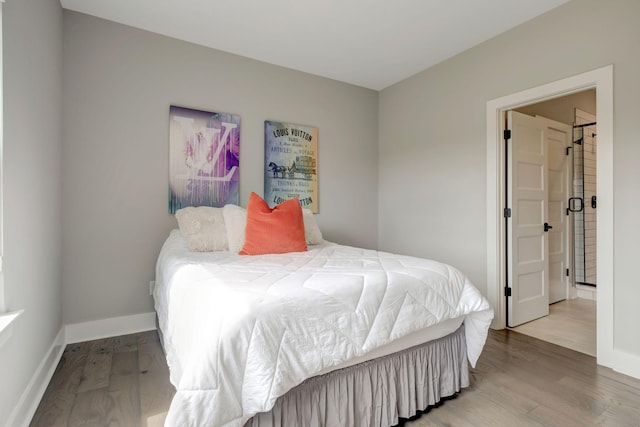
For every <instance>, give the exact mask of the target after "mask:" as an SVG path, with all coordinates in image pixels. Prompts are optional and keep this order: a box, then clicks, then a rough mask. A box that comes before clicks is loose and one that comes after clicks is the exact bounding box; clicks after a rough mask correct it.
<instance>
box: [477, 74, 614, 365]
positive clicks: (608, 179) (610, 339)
mask: <svg viewBox="0 0 640 427" xmlns="http://www.w3.org/2000/svg"><path fill="white" fill-rule="evenodd" d="M592 88H595V89H596V110H597V111H596V115H597V117H598V146H597V157H598V170H597V177H596V182H597V186H598V198H599V199H600V202H601V203H600V204H599V206H598V223H597V229H596V233H597V238H598V243H599V244H598V248H597V255H596V256H597V271H598V279H599V280H598V298H597V301H596V319H597V327H596V342H597V349H596V354H597V362H598V363H599V364H601V365H604V366H608V367H613V366H612V365H618V364H619V363H622V364H625V363H624V361H623V360H620V358H619V357H618V355H617V354H616V353H617V352H615V349H614V332H615V331H614V317H613V315H614V313H613V288H614V280H613V278H614V277H613V276H614V274H613V272H614V270H613V247H614V246H613V231H614V216H613V65H608V66H605V67H602V68H598V69H596V70H593V71H588V72H585V73H582V74H578V75H575V76H572V77H568V78H565V79H561V80H558V81H555V82H552V83H548V84H545V85H542V86H538V87H534V88H531V89H526V90H523V91H521V92H517V93H513V94H510V95H506V96H503V97H500V98H496V99H492V100H490V101H488V102H487V134H486V143H487V145H486V151H487V183H486V188H487V298H488V299H489V302H490V303H491V305H492V307H493V308H494V312H495V317H494V320H493V322H492V324H491V327H492V328H493V329H504V328H505V325H506V313H505V300H506V298H505V296H504V288H505V286H506V262H505V257H506V244H505V241H506V238H505V237H506V230H505V223H504V221H505V218H504V216H503V212H504V208H505V207H506V205H505V192H506V185H505V182H506V181H505V179H506V177H505V171H504V167H503V166H504V164H505V150H504V140H503V131H504V120H503V117H504V112H505V111H507V110H512V109H515V108H518V107H522V106H524V105H528V104H533V103H537V102H541V101H546V100H549V99H553V98H559V97H562V96H565V95H569V94H572V93H576V92H581V91H584V90H587V89H592ZM618 368H620V367H618Z"/></svg>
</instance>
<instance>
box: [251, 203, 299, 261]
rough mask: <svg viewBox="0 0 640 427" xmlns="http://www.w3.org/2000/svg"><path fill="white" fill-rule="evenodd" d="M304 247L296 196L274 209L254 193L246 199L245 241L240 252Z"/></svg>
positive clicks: (256, 253) (293, 250) (256, 252)
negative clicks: (247, 200)
mask: <svg viewBox="0 0 640 427" xmlns="http://www.w3.org/2000/svg"><path fill="white" fill-rule="evenodd" d="M306 250H307V242H306V240H305V235H304V221H303V219H302V208H301V207H300V202H299V201H298V199H297V198H294V199H289V200H285V201H284V202H282V203H280V204H279V205H277V206H276V207H274V208H273V209H271V208H270V207H269V205H268V204H267V202H265V201H264V199H263V198H262V197H260V196H258V195H257V194H256V193H251V195H250V196H249V203H247V226H246V227H245V242H244V246H243V247H242V250H241V251H240V255H260V254H284V253H287V252H303V251H306Z"/></svg>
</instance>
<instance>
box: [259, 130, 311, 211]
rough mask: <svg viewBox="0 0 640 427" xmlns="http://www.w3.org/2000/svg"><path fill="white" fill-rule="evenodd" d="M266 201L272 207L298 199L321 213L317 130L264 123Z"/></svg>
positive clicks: (305, 205) (308, 207)
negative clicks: (285, 201)
mask: <svg viewBox="0 0 640 427" xmlns="http://www.w3.org/2000/svg"><path fill="white" fill-rule="evenodd" d="M264 160H265V162H264V165H265V168H264V199H265V201H266V202H267V203H268V204H269V206H270V207H274V206H275V205H277V204H278V203H280V202H282V201H284V200H288V199H291V198H293V197H298V199H299V200H300V205H301V206H302V207H303V208H307V209H310V210H311V211H312V212H313V213H318V128H316V127H310V126H304V125H297V124H292V123H282V122H276V121H269V120H265V122H264Z"/></svg>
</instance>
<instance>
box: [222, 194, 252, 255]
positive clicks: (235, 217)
mask: <svg viewBox="0 0 640 427" xmlns="http://www.w3.org/2000/svg"><path fill="white" fill-rule="evenodd" d="M222 215H223V216H224V223H225V226H226V227H227V242H228V245H229V252H235V253H238V252H240V249H242V246H243V245H244V228H245V226H246V225H247V210H246V209H245V208H243V207H241V206H237V205H225V207H224V208H223V209H222Z"/></svg>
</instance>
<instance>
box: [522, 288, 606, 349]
mask: <svg viewBox="0 0 640 427" xmlns="http://www.w3.org/2000/svg"><path fill="white" fill-rule="evenodd" d="M512 330H514V331H516V332H520V333H523V334H525V335H529V336H532V337H535V338H539V339H541V340H543V341H548V342H552V343H554V344H558V345H561V346H563V347H568V348H570V349H573V350H576V351H579V352H581V353H585V354H588V355H590V356H595V355H596V302H595V301H594V300H589V299H585V298H575V299H571V300H565V301H560V302H558V303H555V304H551V305H550V306H549V315H548V316H545V317H542V318H540V319H537V320H534V321H532V322H529V323H525V324H524V325H520V326H517V327H515V328H512Z"/></svg>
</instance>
